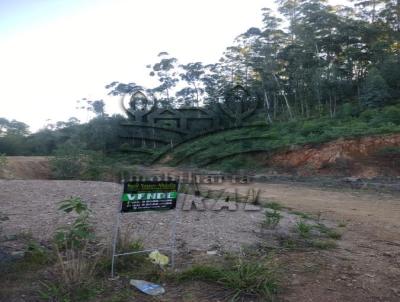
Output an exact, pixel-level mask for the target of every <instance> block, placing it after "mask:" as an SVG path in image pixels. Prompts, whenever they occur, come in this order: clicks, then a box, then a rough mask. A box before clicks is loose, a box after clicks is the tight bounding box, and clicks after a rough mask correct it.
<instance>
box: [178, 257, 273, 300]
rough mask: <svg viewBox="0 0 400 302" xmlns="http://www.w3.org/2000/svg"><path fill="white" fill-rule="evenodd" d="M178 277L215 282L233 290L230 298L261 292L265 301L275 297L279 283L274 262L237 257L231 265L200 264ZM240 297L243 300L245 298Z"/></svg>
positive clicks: (181, 279) (254, 294)
mask: <svg viewBox="0 0 400 302" xmlns="http://www.w3.org/2000/svg"><path fill="white" fill-rule="evenodd" d="M176 279H177V280H178V281H187V280H190V281H196V280H198V281H208V282H215V283H217V284H220V285H222V286H223V287H225V288H228V289H231V290H233V296H232V298H231V299H230V301H237V300H239V298H240V297H243V296H258V297H260V298H263V301H273V298H274V295H275V294H276V292H277V288H278V283H277V278H276V272H275V268H274V265H273V263H272V262H271V261H265V260H260V259H257V260H251V259H250V260H243V259H241V258H238V259H236V260H235V261H234V263H232V266H230V267H216V266H206V265H197V266H194V267H192V268H190V269H189V270H186V271H184V272H181V273H179V274H178V275H177V276H176ZM241 301H244V300H243V299H242V300H241Z"/></svg>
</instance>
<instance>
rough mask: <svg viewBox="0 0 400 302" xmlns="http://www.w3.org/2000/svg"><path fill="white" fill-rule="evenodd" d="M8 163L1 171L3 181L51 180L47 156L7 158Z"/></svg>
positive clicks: (0, 176) (0, 175)
mask: <svg viewBox="0 0 400 302" xmlns="http://www.w3.org/2000/svg"><path fill="white" fill-rule="evenodd" d="M6 159H7V163H6V166H5V168H4V169H3V170H0V178H2V179H49V178H50V176H51V171H50V165H49V157H47V156H7V157H6Z"/></svg>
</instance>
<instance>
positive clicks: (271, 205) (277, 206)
mask: <svg viewBox="0 0 400 302" xmlns="http://www.w3.org/2000/svg"><path fill="white" fill-rule="evenodd" d="M264 207H266V208H269V209H272V210H276V211H279V210H282V209H283V206H282V205H281V204H280V203H279V202H276V201H271V202H267V203H265V204H264Z"/></svg>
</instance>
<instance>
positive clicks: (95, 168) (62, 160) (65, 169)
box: [50, 145, 105, 180]
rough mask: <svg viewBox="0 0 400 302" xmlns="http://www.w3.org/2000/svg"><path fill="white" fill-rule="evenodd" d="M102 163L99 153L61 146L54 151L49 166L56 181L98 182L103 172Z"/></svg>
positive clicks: (70, 146)
mask: <svg viewBox="0 0 400 302" xmlns="http://www.w3.org/2000/svg"><path fill="white" fill-rule="evenodd" d="M103 162H104V157H103V155H102V153H101V152H97V151H88V150H83V149H81V148H80V147H75V146H72V145H63V146H62V147H59V148H58V149H57V150H56V152H55V154H54V157H53V158H51V160H50V165H51V169H52V172H53V177H55V178H57V179H80V178H82V179H87V180H100V179H101V178H102V175H103V173H104V170H105V167H104V165H103Z"/></svg>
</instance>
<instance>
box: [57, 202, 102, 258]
mask: <svg viewBox="0 0 400 302" xmlns="http://www.w3.org/2000/svg"><path fill="white" fill-rule="evenodd" d="M59 210H61V211H63V212H65V213H67V214H68V213H71V212H74V213H75V214H77V215H78V216H77V218H76V219H75V221H74V222H73V223H72V224H71V225H69V226H67V227H60V228H59V229H58V230H57V231H56V234H55V237H54V239H55V242H56V244H57V246H58V247H59V248H65V249H72V250H74V249H80V248H83V247H84V246H86V244H87V242H88V241H89V240H91V239H94V233H93V228H92V226H91V225H90V222H89V213H90V209H89V208H88V206H87V204H86V203H85V202H84V201H83V200H81V199H80V198H79V197H71V198H69V199H66V200H64V201H62V202H61V203H60V207H59Z"/></svg>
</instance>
